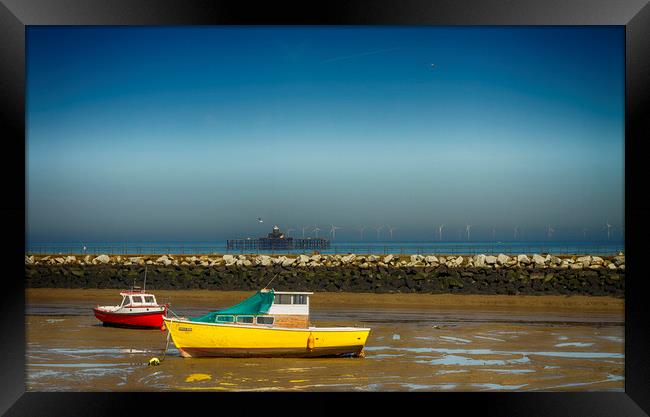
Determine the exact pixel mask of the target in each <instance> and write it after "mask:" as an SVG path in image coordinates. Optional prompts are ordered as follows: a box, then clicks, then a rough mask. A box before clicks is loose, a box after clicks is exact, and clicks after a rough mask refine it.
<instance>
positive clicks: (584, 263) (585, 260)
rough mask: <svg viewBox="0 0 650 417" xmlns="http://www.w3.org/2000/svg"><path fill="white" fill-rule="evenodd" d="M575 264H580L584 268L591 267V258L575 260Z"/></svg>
mask: <svg viewBox="0 0 650 417" xmlns="http://www.w3.org/2000/svg"><path fill="white" fill-rule="evenodd" d="M576 262H580V263H581V264H582V265H584V266H589V265H591V256H589V255H587V256H581V257H579V258H577V259H576Z"/></svg>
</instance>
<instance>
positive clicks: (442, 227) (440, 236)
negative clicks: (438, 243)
mask: <svg viewBox="0 0 650 417" xmlns="http://www.w3.org/2000/svg"><path fill="white" fill-rule="evenodd" d="M444 228H445V225H444V224H441V225H440V226H438V240H442V229H444Z"/></svg>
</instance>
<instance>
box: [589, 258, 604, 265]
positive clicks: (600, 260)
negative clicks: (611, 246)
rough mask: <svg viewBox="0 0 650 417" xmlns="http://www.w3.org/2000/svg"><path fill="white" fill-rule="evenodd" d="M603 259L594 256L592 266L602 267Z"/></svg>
mask: <svg viewBox="0 0 650 417" xmlns="http://www.w3.org/2000/svg"><path fill="white" fill-rule="evenodd" d="M603 262H604V261H603V258H601V257H600V256H592V258H591V264H592V265H602V264H603Z"/></svg>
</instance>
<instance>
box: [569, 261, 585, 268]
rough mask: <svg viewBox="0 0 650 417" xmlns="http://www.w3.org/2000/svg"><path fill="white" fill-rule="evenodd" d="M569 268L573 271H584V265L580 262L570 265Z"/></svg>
mask: <svg viewBox="0 0 650 417" xmlns="http://www.w3.org/2000/svg"><path fill="white" fill-rule="evenodd" d="M569 268H571V269H582V264H581V263H580V262H576V263H574V264H570V265H569Z"/></svg>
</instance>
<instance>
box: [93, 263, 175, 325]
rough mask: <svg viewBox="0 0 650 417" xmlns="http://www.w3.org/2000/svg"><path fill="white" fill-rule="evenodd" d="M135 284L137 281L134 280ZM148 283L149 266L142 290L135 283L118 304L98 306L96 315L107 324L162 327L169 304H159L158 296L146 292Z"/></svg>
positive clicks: (95, 311) (145, 273)
mask: <svg viewBox="0 0 650 417" xmlns="http://www.w3.org/2000/svg"><path fill="white" fill-rule="evenodd" d="M134 284H135V282H134ZM146 285H147V268H146V266H145V270H144V285H143V288H142V290H139V287H136V286H135V285H134V286H133V287H132V288H131V290H130V291H122V292H120V295H121V296H122V302H121V303H120V304H119V305H116V306H96V307H95V308H93V312H94V313H95V317H97V319H98V320H100V321H101V322H102V323H103V324H104V325H105V326H116V327H131V328H158V329H160V328H162V327H163V316H164V315H165V314H166V313H167V308H168V307H169V306H168V305H167V304H158V303H157V302H156V297H155V296H154V295H153V294H151V293H147V292H145V288H146Z"/></svg>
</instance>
